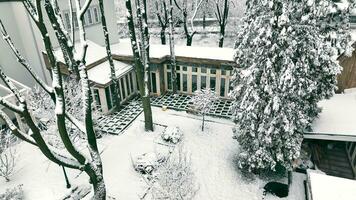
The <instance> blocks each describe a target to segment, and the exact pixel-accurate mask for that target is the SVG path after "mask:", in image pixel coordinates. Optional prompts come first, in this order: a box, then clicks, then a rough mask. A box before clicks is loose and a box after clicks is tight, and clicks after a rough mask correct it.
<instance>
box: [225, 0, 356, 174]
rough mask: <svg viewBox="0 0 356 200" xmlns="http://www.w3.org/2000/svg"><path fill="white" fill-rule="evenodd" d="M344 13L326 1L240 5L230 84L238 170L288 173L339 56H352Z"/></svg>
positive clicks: (333, 79)
mask: <svg viewBox="0 0 356 200" xmlns="http://www.w3.org/2000/svg"><path fill="white" fill-rule="evenodd" d="M348 14H349V9H344V10H340V9H338V7H337V5H335V3H334V2H333V1H328V0H316V1H310V0H296V1H287V0H266V1H260V0H251V1H248V2H247V11H246V17H245V19H244V25H243V28H242V29H241V31H240V33H239V34H238V38H237V41H236V53H235V61H236V63H237V67H236V68H235V69H234V72H233V77H232V79H231V82H232V87H233V90H232V93H231V97H232V98H233V99H234V103H233V106H232V111H233V115H234V119H233V120H234V122H235V123H236V127H235V129H234V134H235V138H237V140H238V142H239V143H240V146H241V153H240V159H239V164H240V167H243V168H247V169H249V170H253V171H257V170H262V169H268V168H270V169H275V167H276V166H277V165H281V166H283V167H286V168H291V167H292V163H293V161H294V160H295V159H297V158H298V157H299V152H300V146H301V142H302V140H303V131H305V130H306V129H309V128H310V125H311V122H312V121H313V120H314V119H315V117H317V115H318V113H319V112H320V109H319V108H318V106H317V103H318V102H319V101H320V100H323V99H325V98H329V97H331V96H332V95H333V94H334V91H335V88H336V83H337V75H338V74H339V73H340V69H341V68H340V65H339V63H338V61H337V57H338V54H339V53H340V52H342V51H343V50H345V53H346V54H349V53H350V52H351V50H352V47H351V45H350V44H351V43H350V35H349V30H348V27H349V24H348V22H349V21H348V20H349V15H348Z"/></svg>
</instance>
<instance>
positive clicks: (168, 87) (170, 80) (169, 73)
mask: <svg viewBox="0 0 356 200" xmlns="http://www.w3.org/2000/svg"><path fill="white" fill-rule="evenodd" d="M167 89H168V90H171V89H172V74H171V72H167Z"/></svg>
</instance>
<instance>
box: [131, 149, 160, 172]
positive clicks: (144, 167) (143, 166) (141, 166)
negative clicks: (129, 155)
mask: <svg viewBox="0 0 356 200" xmlns="http://www.w3.org/2000/svg"><path fill="white" fill-rule="evenodd" d="M164 160H165V157H164V156H161V155H160V154H157V153H153V152H149V153H144V154H141V155H139V156H137V157H135V158H134V159H133V161H132V162H133V165H134V168H135V170H136V171H138V172H140V173H142V174H151V173H152V172H153V170H155V169H157V167H158V166H159V164H160V163H162V162H163V161H164Z"/></svg>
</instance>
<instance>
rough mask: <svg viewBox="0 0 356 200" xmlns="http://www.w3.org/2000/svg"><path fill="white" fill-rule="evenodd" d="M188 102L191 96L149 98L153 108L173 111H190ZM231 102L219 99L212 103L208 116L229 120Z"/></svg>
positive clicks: (168, 94) (165, 95) (171, 95)
mask: <svg viewBox="0 0 356 200" xmlns="http://www.w3.org/2000/svg"><path fill="white" fill-rule="evenodd" d="M190 100H191V96H189V95H185V94H175V95H174V94H172V93H166V94H164V95H161V96H158V97H152V98H151V104H152V105H153V106H158V107H162V106H167V107H168V108H170V109H174V110H183V111H189V110H190V105H191V103H190ZM231 103H232V102H231V100H227V99H219V100H218V101H216V102H214V104H213V106H212V107H211V108H210V110H209V112H208V115H210V116H214V117H222V118H230V117H231V115H232V113H231V111H230V107H231Z"/></svg>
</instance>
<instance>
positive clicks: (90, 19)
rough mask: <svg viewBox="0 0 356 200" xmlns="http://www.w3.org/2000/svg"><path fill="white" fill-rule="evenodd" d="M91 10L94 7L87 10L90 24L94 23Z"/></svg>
mask: <svg viewBox="0 0 356 200" xmlns="http://www.w3.org/2000/svg"><path fill="white" fill-rule="evenodd" d="M91 10H92V9H88V11H87V17H88V23H89V24H92V23H93V18H92V16H91Z"/></svg>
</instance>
